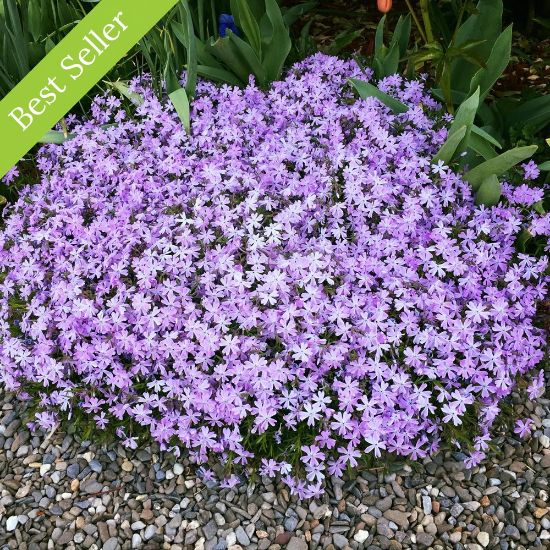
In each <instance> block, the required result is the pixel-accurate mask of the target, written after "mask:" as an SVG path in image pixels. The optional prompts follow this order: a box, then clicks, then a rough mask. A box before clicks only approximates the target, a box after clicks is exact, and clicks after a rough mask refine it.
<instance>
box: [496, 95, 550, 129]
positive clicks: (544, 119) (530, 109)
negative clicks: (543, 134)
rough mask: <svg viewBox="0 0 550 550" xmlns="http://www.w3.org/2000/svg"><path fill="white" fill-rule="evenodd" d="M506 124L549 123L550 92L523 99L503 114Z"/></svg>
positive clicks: (541, 124)
mask: <svg viewBox="0 0 550 550" xmlns="http://www.w3.org/2000/svg"><path fill="white" fill-rule="evenodd" d="M504 120H505V123H506V124H507V125H508V126H520V125H521V126H528V125H529V126H539V127H541V128H542V127H544V126H546V125H547V124H550V94H548V95H544V96H541V97H536V98H534V99H529V100H527V101H524V102H523V103H521V104H520V105H518V106H517V107H516V108H514V109H513V110H512V111H511V112H510V113H507V114H505V116H504Z"/></svg>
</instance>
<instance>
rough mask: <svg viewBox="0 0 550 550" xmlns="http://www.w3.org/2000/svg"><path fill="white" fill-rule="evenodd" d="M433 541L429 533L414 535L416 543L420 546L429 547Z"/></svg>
mask: <svg viewBox="0 0 550 550" xmlns="http://www.w3.org/2000/svg"><path fill="white" fill-rule="evenodd" d="M433 541H434V537H433V535H430V534H429V533H416V542H417V543H418V544H420V545H421V546H428V547H429V546H431V545H432V543H433Z"/></svg>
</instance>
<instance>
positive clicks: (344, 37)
mask: <svg viewBox="0 0 550 550" xmlns="http://www.w3.org/2000/svg"><path fill="white" fill-rule="evenodd" d="M362 34H363V29H356V30H354V29H349V30H346V31H343V32H341V33H339V34H337V35H336V36H335V37H334V39H333V40H332V42H331V44H330V46H329V47H328V48H327V49H326V52H327V54H328V55H338V54H339V53H340V52H341V51H342V50H343V49H344V48H345V47H346V46H349V45H350V44H351V43H352V42H353V41H354V40H357V38H359V37H360V36H361V35H362Z"/></svg>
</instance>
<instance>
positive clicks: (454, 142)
mask: <svg viewBox="0 0 550 550" xmlns="http://www.w3.org/2000/svg"><path fill="white" fill-rule="evenodd" d="M467 130H468V127H467V126H465V125H464V126H461V127H460V128H456V129H455V130H454V132H453V133H450V132H449V135H448V137H447V139H446V140H445V143H444V144H443V145H442V146H441V149H439V151H438V152H437V153H436V155H435V156H434V158H433V160H432V162H434V163H437V162H438V161H439V160H442V161H443V162H444V163H445V164H446V165H447V166H448V165H449V164H450V163H451V161H452V160H453V157H454V155H455V153H456V152H457V149H458V146H459V145H460V143H461V142H462V141H463V140H464V136H465V135H466V132H467Z"/></svg>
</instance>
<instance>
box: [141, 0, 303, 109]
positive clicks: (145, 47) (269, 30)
mask: <svg viewBox="0 0 550 550" xmlns="http://www.w3.org/2000/svg"><path fill="white" fill-rule="evenodd" d="M311 6H312V3H311V2H310V3H304V4H299V5H296V6H294V7H292V8H290V9H289V10H286V11H285V12H283V11H282V10H281V8H280V7H279V5H278V4H277V2H276V0H231V1H230V3H229V6H228V10H227V11H228V12H230V13H231V14H232V15H233V17H234V19H235V23H236V25H237V27H238V29H239V34H238V35H237V34H235V33H234V32H232V31H231V30H227V33H226V36H220V35H219V33H218V18H219V15H220V13H222V12H221V11H220V6H219V5H218V6H217V5H216V3H210V4H207V3H205V2H204V1H201V0H197V1H196V2H192V3H191V2H188V1H187V0H180V3H179V5H178V8H177V9H176V10H174V11H173V12H171V13H170V15H169V16H167V17H166V18H165V19H164V20H163V21H162V22H161V23H160V24H159V25H158V26H157V27H155V29H153V31H152V32H150V33H149V34H148V35H147V36H146V37H145V38H144V39H143V40H141V41H140V44H139V47H140V51H141V54H142V56H143V58H144V59H145V61H146V62H147V65H148V69H149V71H150V72H151V74H153V77H154V80H155V81H156V82H159V81H161V77H160V75H164V76H165V78H166V80H167V81H168V80H169V79H168V77H166V74H167V72H169V73H170V74H171V77H170V79H171V81H172V82H174V78H175V77H176V75H179V74H180V73H181V71H182V70H183V69H187V75H188V78H187V86H186V94H187V97H188V99H189V100H190V99H191V98H192V97H193V95H194V87H195V83H196V78H197V76H202V77H205V78H207V79H210V80H214V81H217V82H222V83H227V84H231V85H239V86H245V85H246V84H248V79H249V77H250V76H251V75H253V76H254V77H255V79H256V81H257V82H258V84H259V85H260V86H261V87H264V88H265V87H267V86H268V85H269V84H270V83H271V82H273V81H274V80H277V79H278V78H280V76H281V74H282V71H283V67H284V64H285V62H286V60H287V57H288V55H289V53H290V50H291V47H292V41H291V38H290V30H289V25H290V24H292V23H293V22H294V21H295V20H296V18H297V17H299V16H300V15H302V14H303V13H305V12H306V11H307V10H308V9H310V8H311ZM159 91H160V90H159ZM181 97H183V96H181Z"/></svg>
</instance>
